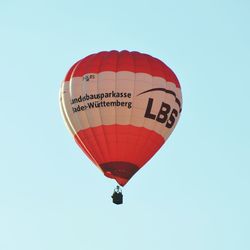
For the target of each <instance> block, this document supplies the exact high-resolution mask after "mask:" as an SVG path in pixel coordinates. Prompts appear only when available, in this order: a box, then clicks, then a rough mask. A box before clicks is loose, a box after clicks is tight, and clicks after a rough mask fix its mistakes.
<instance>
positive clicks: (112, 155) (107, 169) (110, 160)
mask: <svg viewBox="0 0 250 250" xmlns="http://www.w3.org/2000/svg"><path fill="white" fill-rule="evenodd" d="M75 139H76V140H77V141H78V144H79V146H80V147H81V148H82V150H83V151H84V152H85V153H86V149H87V150H88V154H87V155H88V156H89V158H90V159H92V161H94V162H95V163H97V164H98V165H99V166H100V168H101V169H102V171H103V173H104V174H105V175H106V176H107V177H109V178H113V179H116V181H117V182H118V183H119V184H120V185H122V186H124V185H125V184H126V183H127V182H128V181H129V179H130V178H131V177H132V176H133V175H134V174H135V173H136V172H137V171H138V170H139V169H140V168H141V167H142V166H143V165H144V164H145V163H146V162H147V161H148V160H149V159H150V158H151V157H152V156H153V155H154V154H155V153H156V152H157V151H158V150H159V148H160V147H161V146H162V144H163V143H164V138H163V137H162V136H161V135H159V134H157V133H156V132H154V131H151V130H148V129H146V128H143V127H135V126H132V125H102V126H98V127H94V128H88V129H84V130H81V131H79V132H78V133H77V134H76V135H75ZM79 141H80V143H79Z"/></svg>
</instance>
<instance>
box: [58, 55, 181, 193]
mask: <svg viewBox="0 0 250 250" xmlns="http://www.w3.org/2000/svg"><path fill="white" fill-rule="evenodd" d="M60 106H61V111H62V115H63V118H64V120H65V123H66V125H67V127H68V129H69V131H70V132H71V134H72V135H73V137H74V139H75V141H76V142H77V144H78V145H79V147H80V148H81V149H82V151H83V152H84V153H85V154H86V155H87V156H88V158H89V159H90V160H91V161H92V162H93V163H94V164H95V165H96V166H97V167H98V168H99V169H100V170H101V171H102V172H103V173H104V175H105V176H106V177H108V178H112V179H115V180H116V182H117V183H118V184H119V185H121V186H124V185H126V183H127V182H128V181H129V180H130V179H131V177H132V176H133V175H134V174H135V173H136V172H137V171H138V170H139V169H140V168H142V167H143V166H144V165H145V163H146V162H147V161H148V160H150V158H151V157H152V156H153V155H154V154H155V153H156V152H157V151H158V150H159V149H160V147H161V146H162V145H163V144H164V142H165V141H166V140H167V139H168V137H169V136H170V134H171V133H172V131H173V130H174V128H175V126H176V124H177V122H178V120H179V117H180V113H181V110H182V94H181V88H180V83H179V81H178V79H177V77H176V75H175V74H174V73H173V71H172V70H171V69H170V68H169V67H168V66H167V65H165V64H164V63H163V62H162V61H160V60H159V59H157V58H154V57H152V56H150V55H147V54H143V53H139V52H135V51H132V52H129V51H125V50H124V51H102V52H99V53H96V54H91V55H89V56H87V57H85V58H83V59H81V60H79V61H78V62H76V63H75V64H74V65H73V66H72V67H71V68H70V70H69V71H68V73H67V74H66V77H65V79H64V81H63V82H62V85H61V89H60ZM118 190H119V188H118ZM119 192H120V191H119Z"/></svg>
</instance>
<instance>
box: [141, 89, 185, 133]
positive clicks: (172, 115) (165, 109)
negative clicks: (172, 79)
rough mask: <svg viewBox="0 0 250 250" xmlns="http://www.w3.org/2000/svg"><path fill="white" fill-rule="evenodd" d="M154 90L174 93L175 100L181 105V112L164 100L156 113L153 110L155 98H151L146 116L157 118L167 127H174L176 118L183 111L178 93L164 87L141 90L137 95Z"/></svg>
mask: <svg viewBox="0 0 250 250" xmlns="http://www.w3.org/2000/svg"><path fill="white" fill-rule="evenodd" d="M153 91H163V92H165V93H166V94H170V95H173V96H174V97H175V102H176V103H177V105H178V106H179V112H178V111H177V110H176V109H175V108H173V109H172V108H171V106H170V105H169V104H168V103H165V102H162V103H161V106H160V109H159V111H158V113H156V114H154V113H153V112H152V108H153V105H154V99H153V98H149V99H148V104H147V108H146V111H145V114H144V117H145V118H148V119H152V120H156V121H157V122H159V123H163V124H165V127H167V128H172V127H173V125H174V124H175V121H176V118H177V117H178V115H179V113H181V102H180V100H179V99H178V98H177V97H176V94H175V93H174V92H173V91H171V90H167V89H164V88H153V89H149V90H146V91H143V92H141V93H140V94H138V95H137V96H140V95H142V94H145V93H149V92H153ZM171 110H172V111H171Z"/></svg>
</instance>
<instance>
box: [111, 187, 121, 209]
mask: <svg viewBox="0 0 250 250" xmlns="http://www.w3.org/2000/svg"><path fill="white" fill-rule="evenodd" d="M111 197H112V199H113V203H114V204H116V205H120V204H122V203H123V194H122V190H121V188H120V187H119V186H117V187H116V188H115V190H114V193H113V195H112V196H111Z"/></svg>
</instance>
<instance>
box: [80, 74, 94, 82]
mask: <svg viewBox="0 0 250 250" xmlns="http://www.w3.org/2000/svg"><path fill="white" fill-rule="evenodd" d="M92 79H95V75H94V74H88V75H84V76H83V81H85V82H88V81H89V80H92Z"/></svg>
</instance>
